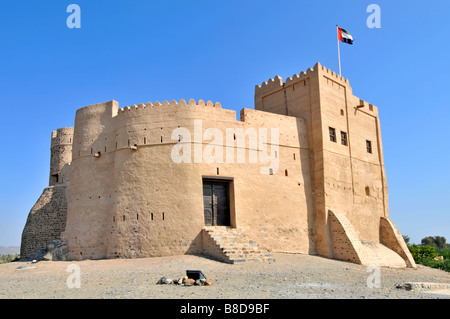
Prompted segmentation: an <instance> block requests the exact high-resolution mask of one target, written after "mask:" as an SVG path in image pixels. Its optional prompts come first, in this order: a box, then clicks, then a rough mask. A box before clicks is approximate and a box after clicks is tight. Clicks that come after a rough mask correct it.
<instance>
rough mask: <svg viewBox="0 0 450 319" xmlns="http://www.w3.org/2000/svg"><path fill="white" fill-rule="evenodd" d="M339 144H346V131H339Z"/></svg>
mask: <svg viewBox="0 0 450 319" xmlns="http://www.w3.org/2000/svg"><path fill="white" fill-rule="evenodd" d="M341 144H342V145H345V146H347V145H348V141H347V133H346V132H342V131H341Z"/></svg>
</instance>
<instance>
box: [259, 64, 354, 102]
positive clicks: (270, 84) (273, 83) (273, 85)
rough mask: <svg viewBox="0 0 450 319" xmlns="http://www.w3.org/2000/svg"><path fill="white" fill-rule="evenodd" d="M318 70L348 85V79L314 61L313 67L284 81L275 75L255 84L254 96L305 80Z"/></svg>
mask: <svg viewBox="0 0 450 319" xmlns="http://www.w3.org/2000/svg"><path fill="white" fill-rule="evenodd" d="M319 72H320V73H321V74H322V75H323V76H325V77H327V78H328V79H331V80H333V81H336V82H339V83H341V84H342V85H349V81H348V79H346V78H344V77H342V76H340V75H339V74H337V73H336V72H334V71H332V70H331V69H328V68H326V67H325V66H322V65H321V64H320V63H319V62H318V63H316V65H315V66H314V68H308V70H306V72H305V71H301V72H300V73H299V74H294V75H293V76H291V77H288V78H287V79H286V81H285V82H283V79H282V77H280V76H279V75H277V76H275V77H274V78H271V79H269V80H268V81H267V82H263V83H262V84H261V85H255V96H264V95H267V94H271V93H273V92H276V91H279V90H281V89H283V88H286V87H290V86H292V85H296V84H297V83H300V82H302V81H305V80H306V79H309V78H311V77H312V76H314V75H318V74H319Z"/></svg>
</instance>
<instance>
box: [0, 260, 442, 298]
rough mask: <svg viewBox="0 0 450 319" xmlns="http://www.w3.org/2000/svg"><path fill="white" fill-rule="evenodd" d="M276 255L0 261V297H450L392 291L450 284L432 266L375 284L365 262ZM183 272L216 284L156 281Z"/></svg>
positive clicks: (386, 273) (395, 272) (395, 273)
mask: <svg viewBox="0 0 450 319" xmlns="http://www.w3.org/2000/svg"><path fill="white" fill-rule="evenodd" d="M274 257H275V258H276V261H275V262H273V263H259V262H247V263H241V264H235V265H231V264H226V263H222V262H218V261H215V260H211V259H207V258H204V257H198V256H190V255H185V256H175V257H156V258H143V259H115V260H84V261H76V262H73V261H72V262H62V261H58V262H55V261H40V262H38V263H35V264H32V263H30V262H13V263H8V264H2V265H0V299H37V298H39V299H42V298H43V299H53V298H56V299H81V298H83V299H115V298H120V299H137V298H139V299H335V298H339V299H342V298H345V299H374V298H375V299H450V294H449V292H450V291H449V290H442V291H428V292H418V291H407V290H405V289H399V288H396V285H397V284H401V283H405V282H433V283H447V284H448V283H450V274H449V273H447V272H444V271H441V270H437V269H432V268H428V267H422V266H419V268H418V269H391V268H381V269H379V277H378V278H379V281H376V280H371V279H372V278H376V272H373V271H369V272H368V268H367V267H366V266H361V265H356V264H352V263H346V262H341V261H337V260H330V259H326V258H321V257H318V256H310V255H289V254H274ZM74 265H75V266H74ZM78 267H79V268H78ZM73 269H79V274H80V276H79V281H78V282H79V283H80V287H79V288H76V287H74V288H69V287H68V284H67V282H68V278H72V277H74V276H75V274H76V271H75V272H74V270H73ZM186 270H201V271H202V272H203V273H204V274H205V275H206V277H208V278H209V279H211V280H212V281H213V284H212V285H211V286H190V287H186V286H177V285H173V284H172V285H157V284H156V283H157V281H158V280H159V279H160V278H161V277H163V276H165V277H167V278H171V279H177V278H179V277H182V276H184V275H185V274H186ZM71 283H72V284H73V283H76V281H71V282H70V280H69V284H71ZM378 283H379V285H377V284H378Z"/></svg>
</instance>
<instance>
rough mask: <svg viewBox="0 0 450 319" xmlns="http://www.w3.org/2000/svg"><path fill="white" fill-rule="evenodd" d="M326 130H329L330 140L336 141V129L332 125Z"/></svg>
mask: <svg viewBox="0 0 450 319" xmlns="http://www.w3.org/2000/svg"><path fill="white" fill-rule="evenodd" d="M328 130H329V132H330V141H332V142H336V130H335V129H334V128H332V127H329V128H328Z"/></svg>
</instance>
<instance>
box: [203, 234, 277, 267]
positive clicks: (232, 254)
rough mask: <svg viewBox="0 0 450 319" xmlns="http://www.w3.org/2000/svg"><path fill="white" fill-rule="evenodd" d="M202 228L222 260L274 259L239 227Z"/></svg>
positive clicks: (234, 261) (271, 260) (263, 260)
mask: <svg viewBox="0 0 450 319" xmlns="http://www.w3.org/2000/svg"><path fill="white" fill-rule="evenodd" d="M204 230H205V231H206V233H207V234H208V235H209V237H210V238H211V239H212V240H213V241H214V242H215V244H216V246H217V247H218V248H219V249H220V251H221V252H222V253H223V255H224V260H225V261H227V262H230V263H239V262H245V261H258V262H266V261H268V262H273V261H275V259H274V258H272V256H271V254H270V252H269V251H268V250H267V249H264V248H260V247H259V246H258V244H257V243H256V242H255V241H254V240H252V239H250V238H248V237H247V236H246V234H245V233H244V231H243V230H241V229H237V228H230V227H226V226H207V227H205V228H204Z"/></svg>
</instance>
